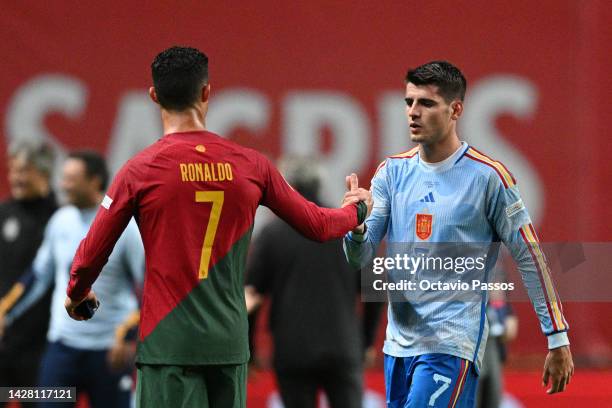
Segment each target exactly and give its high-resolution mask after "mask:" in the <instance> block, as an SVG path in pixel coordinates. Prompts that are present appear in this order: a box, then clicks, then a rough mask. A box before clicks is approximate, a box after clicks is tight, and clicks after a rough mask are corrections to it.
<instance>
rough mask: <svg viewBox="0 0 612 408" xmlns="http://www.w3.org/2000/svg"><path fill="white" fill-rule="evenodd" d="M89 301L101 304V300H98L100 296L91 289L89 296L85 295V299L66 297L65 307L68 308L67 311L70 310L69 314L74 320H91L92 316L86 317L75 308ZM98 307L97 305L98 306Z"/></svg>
mask: <svg viewBox="0 0 612 408" xmlns="http://www.w3.org/2000/svg"><path fill="white" fill-rule="evenodd" d="M87 301H91V302H93V303H94V304H96V305H100V302H99V301H98V298H97V297H96V294H95V293H94V291H93V290H90V291H89V293H88V294H87V296H85V297H84V298H83V299H81V300H80V301H75V300H72V299H71V298H70V297H68V296H67V297H66V300H65V301H64V307H65V308H66V311H67V312H68V315H69V316H70V317H71V318H72V319H74V320H79V321H80V320H89V319H90V317H84V316H81V315H80V314H79V313H78V312H77V311H76V310H75V309H76V308H77V307H78V306H79V305H80V304H81V303H83V302H87ZM96 308H97V306H96Z"/></svg>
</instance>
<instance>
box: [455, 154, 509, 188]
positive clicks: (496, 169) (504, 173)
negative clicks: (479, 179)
mask: <svg viewBox="0 0 612 408" xmlns="http://www.w3.org/2000/svg"><path fill="white" fill-rule="evenodd" d="M464 157H465V159H466V160H467V163H470V165H471V166H472V168H474V169H477V170H479V171H480V172H481V173H484V174H486V175H488V176H489V177H494V178H496V179H498V180H499V181H501V183H502V184H503V185H504V187H505V188H509V187H512V186H514V185H516V180H515V179H514V176H513V175H512V173H511V172H510V170H508V168H507V167H506V166H505V165H504V164H503V163H502V162H501V161H499V160H496V159H494V158H492V157H491V156H489V155H487V154H485V153H483V152H482V151H480V150H478V149H477V148H475V147H474V146H469V147H468V149H467V150H466V151H465V153H464Z"/></svg>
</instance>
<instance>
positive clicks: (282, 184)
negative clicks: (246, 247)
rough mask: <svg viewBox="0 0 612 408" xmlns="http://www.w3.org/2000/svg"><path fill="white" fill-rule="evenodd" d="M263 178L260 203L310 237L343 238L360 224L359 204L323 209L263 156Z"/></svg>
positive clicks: (323, 239) (326, 239) (320, 238)
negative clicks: (298, 189) (305, 195)
mask: <svg viewBox="0 0 612 408" xmlns="http://www.w3.org/2000/svg"><path fill="white" fill-rule="evenodd" d="M260 167H261V168H260V171H261V173H262V178H263V181H264V192H263V197H262V201H261V204H263V205H265V206H266V207H268V208H269V209H271V210H272V211H273V212H274V213H275V214H276V215H278V216H279V217H280V218H282V219H283V220H285V221H286V222H287V223H288V224H289V225H291V226H292V227H293V228H295V229H296V230H297V231H298V232H300V233H301V234H302V235H304V236H305V237H307V238H310V239H312V240H315V241H319V242H323V241H328V240H330V239H334V238H340V237H342V236H343V235H344V234H346V233H347V231H350V230H351V229H353V228H355V227H356V226H357V225H358V218H359V217H358V215H359V214H358V210H357V208H358V205H348V206H346V207H343V208H322V207H319V206H318V205H316V204H315V203H313V202H311V201H308V200H306V199H305V198H304V197H302V196H301V195H300V194H299V193H298V192H297V191H295V190H294V189H293V188H292V187H291V186H290V185H289V184H288V183H287V181H286V180H285V179H284V178H283V176H281V174H280V173H279V171H278V170H277V169H276V168H275V167H274V166H273V165H272V164H271V163H270V162H269V160H267V159H266V158H264V157H262V158H261V166H260Z"/></svg>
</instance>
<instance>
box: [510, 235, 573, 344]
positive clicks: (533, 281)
mask: <svg viewBox="0 0 612 408" xmlns="http://www.w3.org/2000/svg"><path fill="white" fill-rule="evenodd" d="M517 234H521V232H520V231H519V232H517ZM523 237H524V234H521V239H518V235H517V237H516V238H517V239H514V240H513V243H512V244H509V245H508V244H507V246H508V249H509V250H510V253H511V254H512V256H513V258H514V260H515V262H516V263H517V266H518V269H519V271H520V274H521V278H522V280H523V284H524V286H525V288H526V289H527V294H528V296H529V298H530V300H531V302H532V304H533V307H534V310H535V312H536V315H537V316H538V319H539V321H540V326H541V328H542V332H543V333H544V334H546V335H547V336H549V341H552V342H553V344H554V345H556V344H558V342H557V341H555V340H554V339H553V340H551V339H550V335H553V334H555V333H562V332H565V331H567V330H568V329H569V325H568V324H567V321H566V320H565V317H564V316H563V308H562V305H561V300H560V299H559V297H558V295H557V292H556V290H555V287H554V283H553V280H552V275H551V273H550V268H549V266H548V263H547V260H546V257H545V255H544V252H543V250H542V248H541V246H540V245H539V243H538V242H537V241H536V240H535V239H533V240H528V239H527V240H525V239H523ZM566 339H567V336H566V335H565V341H567V340H566ZM568 344H569V343H568Z"/></svg>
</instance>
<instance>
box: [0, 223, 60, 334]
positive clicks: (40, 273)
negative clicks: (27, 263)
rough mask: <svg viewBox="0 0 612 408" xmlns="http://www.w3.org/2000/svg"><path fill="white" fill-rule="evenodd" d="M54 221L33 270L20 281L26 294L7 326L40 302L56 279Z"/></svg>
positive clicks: (37, 255) (7, 318)
mask: <svg viewBox="0 0 612 408" xmlns="http://www.w3.org/2000/svg"><path fill="white" fill-rule="evenodd" d="M52 221H53V220H51V221H50V222H49V223H48V225H47V228H46V229H45V234H44V239H43V242H42V244H41V245H40V248H38V252H37V253H36V257H35V258H34V262H33V263H32V266H31V268H30V269H29V270H28V271H27V272H26V273H25V274H24V275H23V276H22V277H21V278H20V279H19V282H20V283H21V284H22V285H23V286H24V289H25V294H24V295H23V296H22V297H21V298H20V299H19V301H18V302H17V303H16V304H15V305H14V306H13V308H12V309H11V310H10V312H9V313H7V315H6V324H7V325H10V324H11V323H12V322H13V321H15V319H18V318H19V317H21V316H22V315H23V314H24V313H25V312H27V311H28V310H29V309H30V307H32V306H33V305H34V304H35V303H36V302H38V301H39V300H40V298H42V297H43V296H44V294H45V293H46V292H47V290H48V289H49V287H51V284H52V283H53V280H54V278H55V260H54V258H53V222H52Z"/></svg>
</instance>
